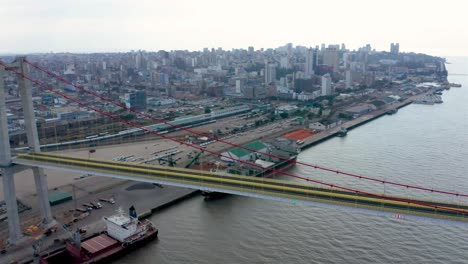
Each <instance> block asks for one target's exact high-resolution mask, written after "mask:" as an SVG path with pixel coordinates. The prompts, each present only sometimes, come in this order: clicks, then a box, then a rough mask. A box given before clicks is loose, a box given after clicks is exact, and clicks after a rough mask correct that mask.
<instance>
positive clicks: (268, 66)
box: [265, 63, 276, 85]
mask: <svg viewBox="0 0 468 264" xmlns="http://www.w3.org/2000/svg"><path fill="white" fill-rule="evenodd" d="M275 81H276V64H274V63H265V85H268V84H270V83H272V82H275Z"/></svg>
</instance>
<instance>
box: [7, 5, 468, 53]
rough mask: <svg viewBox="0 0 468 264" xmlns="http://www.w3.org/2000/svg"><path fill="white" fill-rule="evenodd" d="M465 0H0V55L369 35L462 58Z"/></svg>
mask: <svg viewBox="0 0 468 264" xmlns="http://www.w3.org/2000/svg"><path fill="white" fill-rule="evenodd" d="M467 12H468V1H466V0H444V1H440V0H439V1H435V0H332V1H330V0H322V1H316V0H284V1H276V0H232V1H224V0H143V1H140V0H132V1H124V0H73V1H68V0H0V25H1V31H0V53H29V52H49V51H53V52H65V51H68V52H101V51H129V50H132V49H133V50H137V49H143V50H148V51H157V50H160V49H164V50H173V49H188V50H200V49H202V48H204V47H208V48H217V47H222V48H225V49H231V48H247V47H248V46H254V47H255V48H256V49H258V48H270V47H278V46H280V45H284V44H285V43H288V42H292V43H293V44H294V45H304V46H315V45H320V44H321V43H326V44H335V43H336V44H341V43H345V44H346V46H347V47H348V48H351V49H354V48H358V47H361V46H363V45H365V44H367V43H370V44H371V45H372V47H375V48H376V49H377V50H388V49H389V46H390V43H391V42H399V43H400V50H401V51H414V52H423V53H430V54H433V55H440V56H451V55H463V56H468V20H467V19H466V17H467Z"/></svg>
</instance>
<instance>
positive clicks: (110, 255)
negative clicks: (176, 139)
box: [40, 229, 159, 264]
mask: <svg viewBox="0 0 468 264" xmlns="http://www.w3.org/2000/svg"><path fill="white" fill-rule="evenodd" d="M158 233H159V230H158V229H155V230H152V231H149V232H148V233H147V234H146V235H145V236H144V237H143V238H141V239H139V240H137V241H135V242H134V243H132V244H129V245H123V244H121V243H119V244H117V245H116V246H114V247H112V248H108V249H106V250H105V251H103V252H102V253H98V254H96V255H93V256H85V255H83V254H82V256H84V257H81V258H73V257H72V256H71V255H70V253H69V251H68V250H67V249H66V248H64V249H62V250H60V251H58V252H55V253H54V254H53V255H50V256H46V257H43V258H41V262H40V263H41V264H62V263H68V264H78V263H79V264H91V263H96V264H102V263H110V262H112V261H113V260H116V259H118V258H120V257H122V256H124V255H126V254H128V253H129V252H131V251H133V250H135V249H137V248H139V247H141V246H143V245H145V244H147V243H148V242H150V241H152V240H154V239H156V238H157V237H158ZM83 242H84V241H83Z"/></svg>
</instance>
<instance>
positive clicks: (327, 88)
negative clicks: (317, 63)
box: [322, 73, 333, 96]
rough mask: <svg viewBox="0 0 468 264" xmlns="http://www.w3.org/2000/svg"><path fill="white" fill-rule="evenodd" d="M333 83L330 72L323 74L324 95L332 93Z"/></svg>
mask: <svg viewBox="0 0 468 264" xmlns="http://www.w3.org/2000/svg"><path fill="white" fill-rule="evenodd" d="M332 94H333V90H332V85H331V77H330V74H328V73H327V74H325V75H323V76H322V96H327V95H332Z"/></svg>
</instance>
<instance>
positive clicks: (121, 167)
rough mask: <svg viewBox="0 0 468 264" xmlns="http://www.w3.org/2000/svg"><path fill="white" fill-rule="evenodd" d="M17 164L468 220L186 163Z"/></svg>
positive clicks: (446, 209)
mask: <svg viewBox="0 0 468 264" xmlns="http://www.w3.org/2000/svg"><path fill="white" fill-rule="evenodd" d="M14 163H15V164H21V165H27V166H37V167H43V168H50V169H61V170H68V171H76V172H81V173H92V174H95V175H101V176H108V177H115V178H122V179H129V180H135V181H144V182H152V183H160V184H166V185H174V186H182V187H189V188H194V189H200V190H206V191H219V192H225V193H231V194H238V195H244V196H251V197H259V198H267V199H274V200H286V201H294V200H302V201H307V202H312V203H315V204H316V203H325V204H329V205H334V206H346V207H353V208H362V209H368V210H376V211H383V212H391V213H398V214H405V215H414V216H422V217H429V218H438V219H446V220H455V221H462V222H468V205H466V204H453V203H447V202H434V201H425V200H419V199H411V200H409V201H410V202H407V201H405V200H406V199H404V198H401V197H391V199H390V200H387V199H382V198H379V197H374V196H371V195H367V194H360V193H353V192H347V191H342V190H336V189H333V188H320V187H317V186H313V185H310V184H304V183H296V182H291V181H284V180H277V179H266V178H259V177H251V176H250V177H249V176H240V175H234V174H227V173H215V172H209V171H201V170H191V169H184V168H175V167H166V166H157V165H142V164H135V163H124V162H115V161H104V160H95V159H85V158H78V157H72V156H64V155H54V154H48V153H47V154H46V153H36V154H19V156H18V157H17V158H16V159H14Z"/></svg>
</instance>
